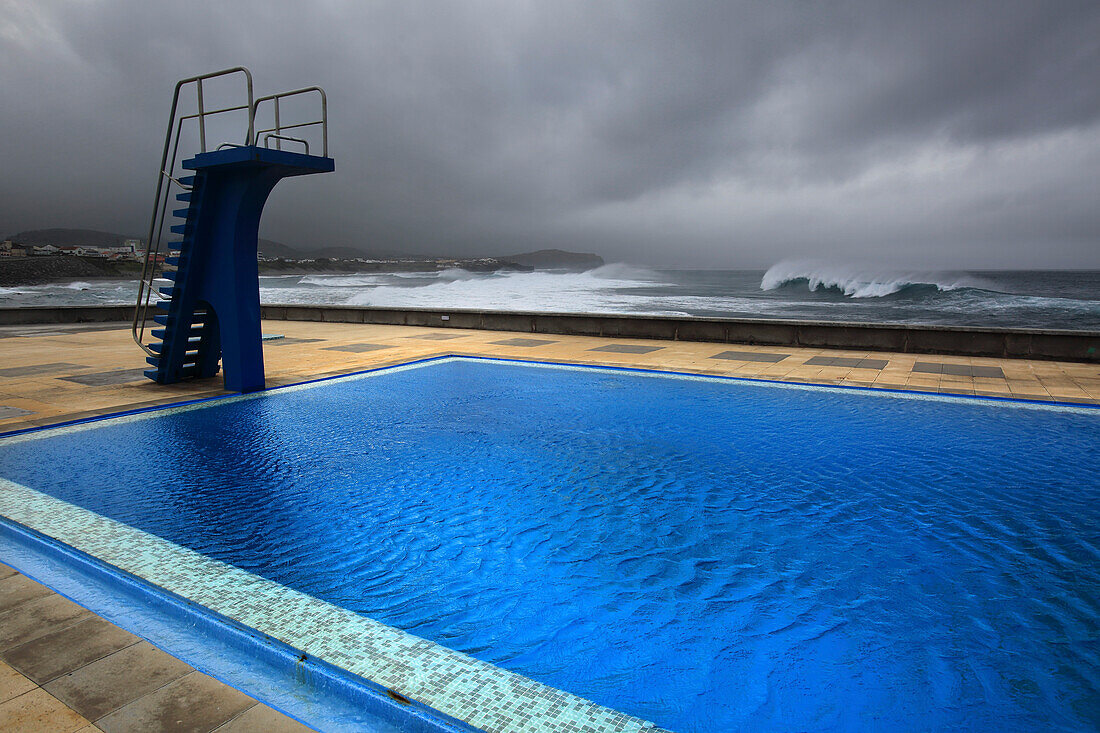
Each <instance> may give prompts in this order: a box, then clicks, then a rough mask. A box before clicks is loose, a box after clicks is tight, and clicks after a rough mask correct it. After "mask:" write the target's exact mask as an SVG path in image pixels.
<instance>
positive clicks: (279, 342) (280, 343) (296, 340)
mask: <svg viewBox="0 0 1100 733" xmlns="http://www.w3.org/2000/svg"><path fill="white" fill-rule="evenodd" d="M318 341H324V339H300V338H287V337H285V336H284V337H283V338H281V339H276V340H274V341H271V342H266V341H265V342H264V345H265V346H286V345H287V344H313V343H317V342H318Z"/></svg>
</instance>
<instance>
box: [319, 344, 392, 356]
mask: <svg viewBox="0 0 1100 733" xmlns="http://www.w3.org/2000/svg"><path fill="white" fill-rule="evenodd" d="M391 348H393V347H392V346H387V345H386V344H341V345H339V346H325V347H324V349H325V351H347V352H350V353H353V354H362V353H364V352H367V351H378V349H391Z"/></svg>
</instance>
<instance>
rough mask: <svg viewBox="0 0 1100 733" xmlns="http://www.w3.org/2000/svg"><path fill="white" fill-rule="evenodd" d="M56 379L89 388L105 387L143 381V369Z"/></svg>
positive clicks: (75, 375) (76, 375)
mask: <svg viewBox="0 0 1100 733" xmlns="http://www.w3.org/2000/svg"><path fill="white" fill-rule="evenodd" d="M58 379H64V380H65V381H66V382H76V383H77V384H83V385H87V386H89V387H106V386H108V385H111V384H129V383H130V382H139V381H141V380H142V379H145V368H140V369H118V370H116V371H112V372H96V373H95V374H74V375H72V376H68V377H58Z"/></svg>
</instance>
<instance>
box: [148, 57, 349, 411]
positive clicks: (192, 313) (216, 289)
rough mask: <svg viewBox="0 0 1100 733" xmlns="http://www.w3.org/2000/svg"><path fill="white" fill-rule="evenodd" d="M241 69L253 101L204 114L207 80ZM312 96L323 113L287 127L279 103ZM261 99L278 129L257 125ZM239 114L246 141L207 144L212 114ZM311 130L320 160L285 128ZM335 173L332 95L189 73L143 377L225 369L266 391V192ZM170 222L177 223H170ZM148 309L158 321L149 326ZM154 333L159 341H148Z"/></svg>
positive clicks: (240, 384)
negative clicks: (188, 135)
mask: <svg viewBox="0 0 1100 733" xmlns="http://www.w3.org/2000/svg"><path fill="white" fill-rule="evenodd" d="M234 74H241V75H243V76H244V77H245V80H246V82H247V85H246V88H247V101H245V102H244V103H243V104H241V105H237V106H231V107H227V108H222V109H217V110H212V111H205V110H204V109H203V92H202V82H203V81H204V80H207V79H210V78H215V77H219V76H227V75H234ZM188 84H195V85H197V89H198V107H199V112H198V113H196V114H194V115H185V116H182V117H177V116H176V110H177V106H178V101H179V93H180V89H181V88H182V87H183V86H185V85H188ZM314 93H316V94H319V97H320V100H321V115H320V119H318V120H311V121H308V122H304V123H296V124H290V125H284V124H281V115H280V106H279V102H280V100H282V99H284V98H286V97H290V96H297V95H301V94H314ZM262 102H272V103H273V110H274V119H275V125H274V127H271V128H267V129H262V130H259V131H257V130H256V129H255V118H256V110H257V107H258V106H259V105H260V103H262ZM241 110H243V111H245V112H246V113H247V117H248V129H247V132H246V135H245V140H246V142H245V144H235V143H222V144H220V145H219V146H218V148H217V149H215V150H209V151H208V150H206V129H205V118H206V117H207V116H210V115H214V114H224V113H227V112H239V111H241ZM186 120H197V121H198V127H199V140H200V150H199V151H198V152H197V154H195V155H194V157H191V158H188V159H185V160H183V161H182V163H181V168H182V169H183V170H184V171H187V172H190V174H189V175H185V176H183V175H181V176H175V175H173V173H174V170H173V169H174V167H175V163H176V159H177V157H178V155H179V144H180V133H181V131H182V127H183V123H184V121H186ZM312 126H320V130H321V137H322V149H323V154H322V155H319V156H318V155H311V154H310V153H309V141H308V140H307V139H305V138H301V137H291V136H290V135H288V134H287V132H288V131H290V130H295V132H296V134H300V133H297V130H298V129H300V128H305V127H312ZM261 135H262V138H261ZM261 139H262V144H258V143H257V141H258V140H261ZM272 143H273V145H272ZM284 144H290V145H295V146H297V145H301V146H302V147H303V148H304V152H296V151H291V150H283V149H282V148H283V145H284ZM169 149H171V151H172V155H171V161H169V155H168V153H169ZM334 169H335V164H334V162H333V159H332V158H330V157H328V110H327V101H326V97H325V94H324V91H323V90H322V89H321V88H320V87H308V88H306V89H298V90H294V91H291V92H284V93H281V94H276V95H271V96H269V97H263V98H261V99H256V100H254V99H253V98H252V77H251V74H250V73H249V72H248V71H247V70H246V69H243V68H235V69H228V70H225V71H221V72H214V73H213V74H208V75H203V76H201V77H193V78H191V79H184V80H182V81H181V82H179V83H178V84H177V85H176V93H175V96H174V97H173V102H172V115H171V118H170V121H169V126H168V134H167V137H166V139H165V149H164V155H163V157H162V161H161V174H162V175H161V176H160V177H158V182H157V194H156V199H155V201H156V204H155V209H154V213H153V220H152V222H151V224H150V233H149V239H148V240H147V241H148V243H149V244H148V246H147V248H146V258H145V265H144V268H143V272H142V280H141V285H140V287H139V293H138V302H137V308H136V309H135V313H134V321H133V329H132V331H133V337H134V340H135V341H136V342H137V344H138V345H139V346H140V347H141V348H142V350H144V351H145V352H146V361H147V362H148V363H149V364H150V365H151V367H152V368H151V369H148V370H146V371H145V376H147V377H148V378H150V379H152V380H154V381H156V382H157V383H159V384H173V383H176V382H179V381H181V380H184V379H191V378H207V377H213V376H215V375H216V374H217V373H218V371H219V369H220V370H221V371H222V373H223V380H224V385H225V389H227V390H229V391H232V392H253V391H256V390H260V389H263V388H264V386H265V380H264V363H263V346H262V335H261V332H260V290H259V270H258V266H257V255H258V250H257V246H258V233H259V225H260V216H261V215H262V213H263V209H264V204H265V203H266V202H267V198H268V195H269V194H270V193H271V191H272V190H273V189H274V188H275V184H277V183H278V182H279V181H280V180H282V179H283V178H288V177H292V176H304V175H311V174H315V173H328V172H331V171H333V170H334ZM173 191H175V200H176V201H177V202H178V204H181V206H180V208H176V209H174V210H173V211H172V215H171V219H169V217H168V216H167V208H168V202H169V198H170V195H171V193H172V192H173ZM171 221H174V222H176V223H168V222H171ZM166 227H167V228H168V229H169V231H170V232H171V234H172V235H176V236H177V237H178V238H176V239H173V240H172V241H168V242H166V243H165V242H164V241H163V238H162V234H163V230H164V229H165V228H166ZM154 296H156V299H155V300H154ZM150 314H151V315H152V318H151V320H152V322H153V323H154V324H156V325H157V326H159V327H156V328H151V329H146V324H147V323H148V322H149V320H150ZM147 330H148V332H149V333H150V334H151V336H152V337H153V339H155V340H153V341H150V342H148V343H146V338H145V334H146V331H147Z"/></svg>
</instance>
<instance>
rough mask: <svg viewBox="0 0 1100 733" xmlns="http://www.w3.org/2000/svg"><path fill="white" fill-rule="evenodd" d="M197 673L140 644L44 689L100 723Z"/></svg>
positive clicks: (142, 642)
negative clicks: (100, 720) (134, 702)
mask: <svg viewBox="0 0 1100 733" xmlns="http://www.w3.org/2000/svg"><path fill="white" fill-rule="evenodd" d="M194 671H195V670H194V669H192V668H191V667H190V666H189V665H188V664H186V663H184V662H181V661H180V660H178V659H176V658H175V657H173V656H171V655H170V654H167V653H165V652H162V651H161V650H160V649H157V648H156V647H155V646H153V645H152V644H150V643H149V642H147V641H141V642H138V643H137V644H134V645H132V646H128V647H126V648H125V649H120V650H119V651H117V652H115V653H114V654H110V655H108V656H106V657H103V658H102V659H100V660H98V661H95V662H92V663H91V664H88V665H86V666H84V667H81V668H80V669H77V670H75V671H73V672H70V673H68V674H66V675H62V676H61V677H58V678H57V679H55V680H53V681H52V682H50V683H49V684H47V685H45V688H46V691H47V692H49V693H50V694H52V695H53V696H54V697H56V698H57V699H59V700H61V701H62V702H63V703H65V704H66V705H68V706H69V707H71V708H72V709H73V710H76V711H77V712H78V713H80V714H81V715H83V716H84V717H85V718H87V719H88V720H99V719H100V718H102V717H104V716H105V715H107V714H109V713H113V712H114V711H116V710H118V709H119V708H121V707H123V706H125V705H127V704H129V703H131V702H133V701H134V700H137V699H138V698H140V697H143V696H144V695H148V694H150V693H152V692H155V691H156V690H159V689H160V688H161V687H164V686H165V685H167V684H169V683H170V682H173V681H175V680H178V679H180V678H181V677H183V676H184V675H187V674H190V673H191V672H194Z"/></svg>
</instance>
